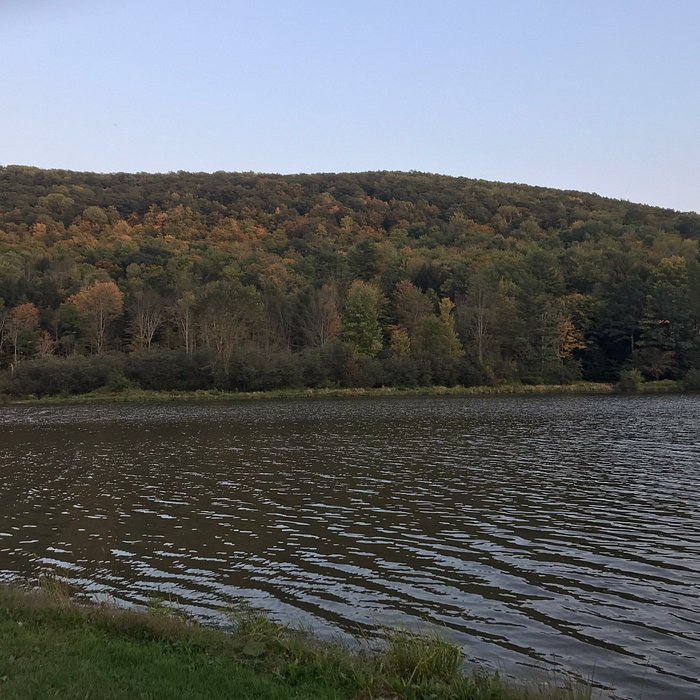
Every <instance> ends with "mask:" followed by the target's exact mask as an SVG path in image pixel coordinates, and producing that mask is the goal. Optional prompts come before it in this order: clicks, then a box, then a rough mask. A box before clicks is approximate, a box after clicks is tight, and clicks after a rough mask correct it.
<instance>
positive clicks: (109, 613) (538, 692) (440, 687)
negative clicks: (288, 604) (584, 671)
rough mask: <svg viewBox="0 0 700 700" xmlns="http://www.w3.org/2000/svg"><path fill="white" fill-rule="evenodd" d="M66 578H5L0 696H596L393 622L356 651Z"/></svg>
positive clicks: (250, 615) (254, 616)
mask: <svg viewBox="0 0 700 700" xmlns="http://www.w3.org/2000/svg"><path fill="white" fill-rule="evenodd" d="M69 594H70V591H69V590H68V589H66V588H65V587H64V586H63V585H62V584H61V583H60V581H56V580H49V581H47V582H45V585H44V589H43V590H40V591H34V592H26V591H20V590H17V589H10V588H2V587H0V698H3V700H4V699H16V700H25V699H26V698H36V699H37V700H39V699H41V700H44V699H45V698H76V699H77V698H81V699H84V698H100V699H102V698H104V699H106V700H112V699H115V700H116V699H118V698H119V699H121V698H124V699H127V698H129V699H131V698H148V699H157V698H158V699H159V698H214V699H215V698H318V699H319V700H323V699H324V698H347V699H348V700H350V699H354V700H372V699H377V700H378V699H379V698H384V699H385V700H389V699H393V700H397V699H400V698H406V699H409V700H410V699H415V700H419V699H426V700H427V699H428V698H432V699H435V700H441V699H445V700H589V699H590V698H591V697H592V691H591V687H590V685H588V684H585V683H582V684H574V685H570V686H568V687H567V686H565V685H564V686H563V687H555V686H552V685H548V686H546V687H545V686H539V687H538V686H533V685H527V686H526V685H521V686H518V685H514V684H512V683H509V682H506V681H505V680H503V679H501V678H499V676H498V675H494V674H491V673H487V672H484V671H478V670H477V671H474V672H473V673H471V674H470V675H464V673H463V659H462V655H461V652H460V650H459V648H458V647H457V646H455V645H454V644H451V643H449V642H447V641H445V640H443V639H441V638H440V637H437V636H433V637H425V636H419V635H415V634H411V633H407V632H398V631H391V632H388V633H387V635H386V638H385V644H384V645H383V646H382V648H381V649H379V650H377V649H375V650H370V648H369V647H368V648H367V649H366V650H365V651H364V652H351V651H349V650H348V649H347V648H345V647H342V646H340V645H334V644H327V643H322V642H319V641H318V640H315V639H314V638H312V637H310V636H307V635H304V634H302V633H300V632H298V631H295V630H292V629H289V628H288V627H285V626H282V625H278V624H276V623H274V622H272V621H270V620H269V619H267V618H266V617H264V616H262V615H260V614H259V613H256V612H255V611H253V610H251V609H250V608H246V607H242V608H240V609H237V610H235V611H234V612H233V613H232V617H233V620H234V622H235V627H234V628H233V630H232V631H231V632H223V631H221V630H214V629H209V628H205V627H203V626H200V625H198V624H196V623H195V622H193V621H190V620H187V619H185V618H184V617H182V616H180V615H176V614H172V613H168V609H167V607H166V606H164V605H162V604H159V603H154V604H153V605H152V606H150V609H149V610H148V611H133V610H123V609H116V608H113V607H108V606H97V605H79V604H77V603H75V602H73V601H72V600H71V598H70V595H69Z"/></svg>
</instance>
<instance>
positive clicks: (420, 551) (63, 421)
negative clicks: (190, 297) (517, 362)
mask: <svg viewBox="0 0 700 700" xmlns="http://www.w3.org/2000/svg"><path fill="white" fill-rule="evenodd" d="M699 516H700V398H699V397H692V396H688V397H676V396H674V397H631V398H626V397H590V398H589V397H562V398H485V399H415V400H414V399H410V400H409V399H377V400H369V399H363V400H357V401H349V400H346V401H290V402H271V403H256V404H236V405H222V404H214V405H212V404H207V405H202V404H197V405H164V406H155V405H121V406H117V405H109V406H79V407H57V408H30V407H4V408H0V578H2V579H11V578H14V577H22V578H27V577H30V578H31V577H36V576H37V575H39V574H40V573H41V572H47V571H54V572H57V573H59V574H60V575H62V576H65V577H66V578H67V579H69V580H71V581H74V582H78V583H80V584H81V586H82V587H83V588H84V589H85V590H86V591H88V592H89V593H90V594H93V595H95V596H97V597H113V598H116V599H117V600H118V601H122V602H127V603H142V602H144V601H145V600H147V599H148V598H150V597H153V596H164V597H172V599H173V600H177V601H179V602H180V603H184V604H186V605H187V606H189V608H190V610H191V611H193V612H194V613H195V614H198V615H201V616H204V617H207V616H209V617H215V616H216V615H217V614H220V613H217V610H218V609H219V608H220V607H221V606H222V604H224V603H226V601H231V600H233V599H236V598H238V597H245V598H247V599H249V600H250V601H251V602H252V603H253V604H254V605H257V606H259V607H261V608H263V609H266V610H268V611H270V612H271V613H272V614H273V615H274V616H276V617H277V618H279V619H281V620H284V621H288V622H293V623H301V624H304V625H306V626H311V627H313V628H314V629H315V630H316V631H317V632H319V633H320V634H322V635H324V634H338V633H339V632H340V631H343V632H348V631H353V630H357V629H358V627H359V628H365V629H371V628H373V627H375V626H377V625H387V624H388V625H401V626H410V627H417V628H423V627H425V626H427V625H430V624H438V625H440V626H442V627H443V628H444V629H445V631H446V632H447V633H449V634H450V635H451V636H452V637H453V638H454V639H455V640H457V641H459V642H460V643H461V644H463V645H464V649H465V652H466V654H467V656H468V657H469V658H470V659H474V660H476V661H478V662H482V663H484V664H487V665H488V666H490V667H492V668H493V667H495V668H499V669H501V670H502V671H504V672H506V673H513V674H515V675H519V676H521V675H529V674H530V673H534V672H535V670H536V669H542V668H544V669H557V670H564V671H566V670H567V669H577V670H579V671H580V672H582V673H583V674H584V675H592V676H593V677H594V679H595V680H596V681H597V682H599V683H600V684H601V685H602V686H606V687H612V688H615V689H616V692H617V694H618V695H619V696H620V697H625V698H627V697H634V698H644V699H645V700H646V699H652V698H669V699H671V698H673V699H674V700H682V699H688V700H690V699H691V698H698V697H700V661H699V660H698V656H700V518H699Z"/></svg>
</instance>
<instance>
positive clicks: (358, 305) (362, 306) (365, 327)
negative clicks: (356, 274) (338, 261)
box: [343, 280, 384, 357]
mask: <svg viewBox="0 0 700 700" xmlns="http://www.w3.org/2000/svg"><path fill="white" fill-rule="evenodd" d="M383 305H384V296H383V295H382V293H381V292H380V291H379V289H377V287H375V286H374V285H373V284H371V283H369V282H363V281H361V280H355V281H354V282H353V283H352V284H351V285H350V289H349V290H348V294H347V297H346V299H345V312H344V314H343V339H344V340H345V341H347V342H348V343H349V344H350V345H351V346H352V347H354V349H355V350H356V351H357V353H358V354H360V355H368V356H369V357H376V356H377V354H378V353H379V351H380V350H381V349H382V328H381V326H380V325H379V314H380V311H381V309H382V306H383Z"/></svg>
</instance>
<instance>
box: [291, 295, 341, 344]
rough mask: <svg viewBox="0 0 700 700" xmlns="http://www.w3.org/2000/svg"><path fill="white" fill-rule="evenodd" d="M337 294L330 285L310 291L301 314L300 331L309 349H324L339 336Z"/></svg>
mask: <svg viewBox="0 0 700 700" xmlns="http://www.w3.org/2000/svg"><path fill="white" fill-rule="evenodd" d="M340 328H341V323H340V312H339V311H338V293H337V292H336V289H335V287H334V286H333V285H332V284H331V283H330V282H326V284H324V285H323V287H321V289H318V290H313V291H311V293H310V295H309V297H308V300H307V303H306V306H305V308H304V310H303V312H302V314H301V329H302V332H303V334H304V340H305V342H306V344H307V345H308V346H309V347H312V348H324V347H325V346H326V345H327V344H328V343H329V342H331V341H333V340H336V339H337V338H338V337H339V336H340Z"/></svg>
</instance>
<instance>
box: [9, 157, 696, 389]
mask: <svg viewBox="0 0 700 700" xmlns="http://www.w3.org/2000/svg"><path fill="white" fill-rule="evenodd" d="M699 244H700V216H698V215H697V214H694V213H679V212H675V211H671V210H668V209H660V208H655V207H650V206H644V205H637V204H630V203H629V202H624V201H618V200H612V199H606V198H603V197H599V196H597V195H593V194H583V193H580V192H564V191H558V190H553V189H546V188H541V187H530V186H525V185H513V184H502V183H493V182H486V181H482V180H471V179H466V178H453V177H445V176H439V175H429V174H422V173H395V172H372V173H358V174H319V175H293V176H292V175H290V176H287V175H285V176H282V175H259V174H253V173H223V172H221V173H214V174H204V173H184V172H180V173H170V174H154V175H150V174H144V173H137V174H125V173H116V174H94V173H77V172H69V171H61V170H41V169H37V168H30V167H20V166H10V167H4V168H0V367H1V368H2V379H0V391H4V392H6V393H11V394H27V393H31V394H46V393H74V392H80V391H88V390H91V389H95V388H98V387H100V386H107V387H111V388H113V389H118V388H120V387H124V386H131V385H138V386H141V387H143V388H153V389H197V388H210V387H220V388H223V389H267V388H277V387H283V386H376V385H381V384H392V385H399V386H414V385H419V384H455V383H461V384H483V383H493V382H499V381H523V382H567V381H573V380H576V379H580V378H583V379H590V380H615V379H617V377H618V376H619V373H620V372H621V370H623V369H624V368H628V367H636V368H638V369H639V370H640V371H641V372H642V373H643V374H644V375H645V376H646V377H647V378H650V379H660V378H678V377H682V376H683V375H685V374H686V373H687V372H688V371H689V370H690V369H692V368H700V258H699V250H698V246H699Z"/></svg>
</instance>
